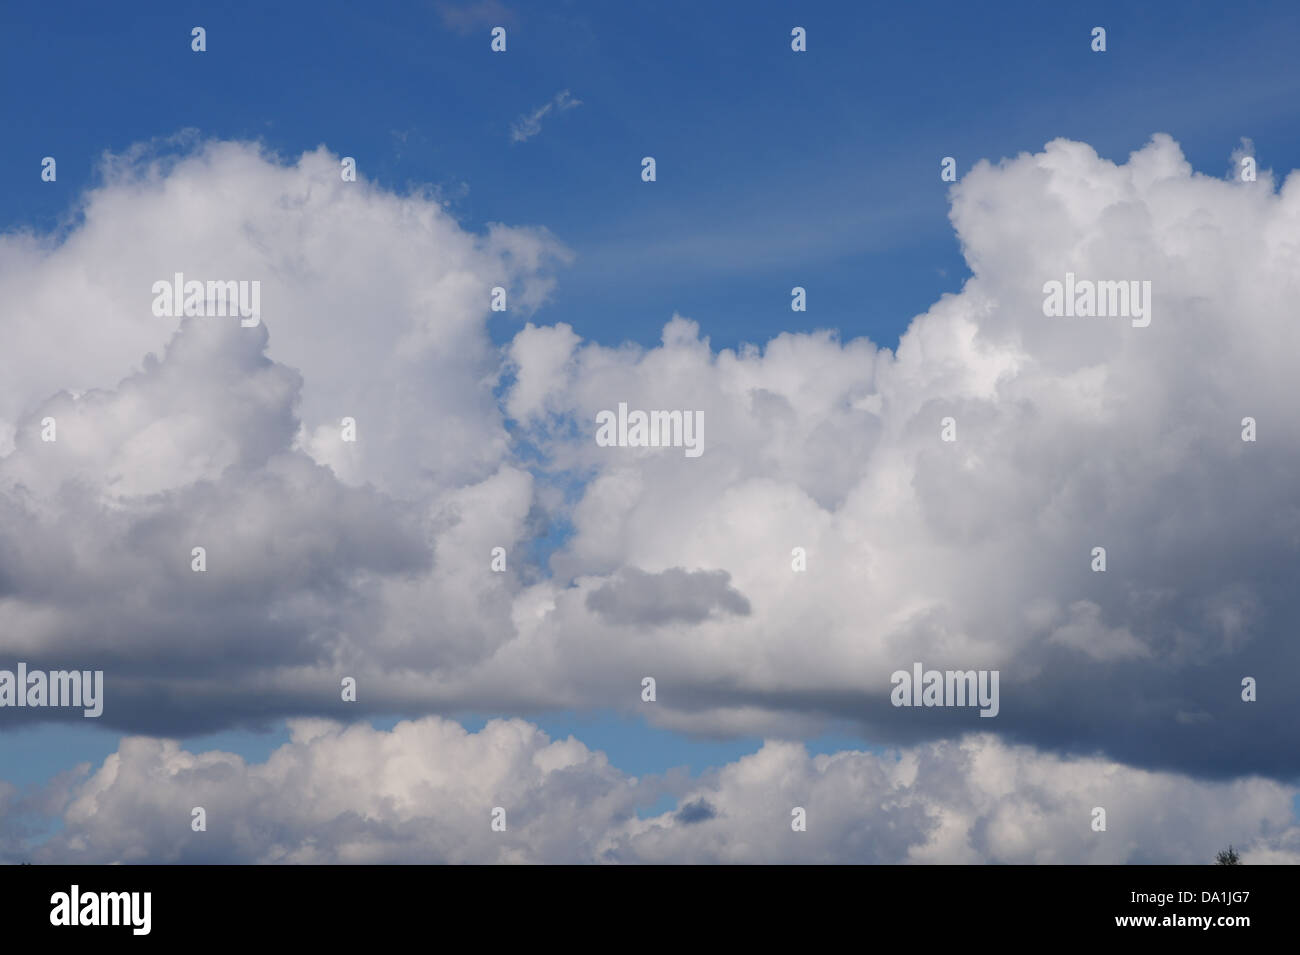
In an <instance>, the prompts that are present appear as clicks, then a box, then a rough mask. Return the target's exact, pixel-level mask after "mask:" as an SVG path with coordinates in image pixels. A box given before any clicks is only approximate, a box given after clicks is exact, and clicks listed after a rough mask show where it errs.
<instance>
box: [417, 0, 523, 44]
mask: <svg viewBox="0 0 1300 955" xmlns="http://www.w3.org/2000/svg"><path fill="white" fill-rule="evenodd" d="M436 7H437V10H438V15H439V16H440V17H442V25H443V26H444V27H446V28H447V29H448V30H452V31H454V32H456V33H460V34H462V35H464V34H468V33H472V32H474V31H475V30H477V29H480V28H482V27H484V26H501V25H504V24H508V23H511V22H512V21H513V20H514V13H513V12H512V11H511V10H510V8H509V7H507V6H506V5H505V4H504V3H502V2H501V0H471V2H469V3H450V2H447V0H442V2H439V3H438V4H436Z"/></svg>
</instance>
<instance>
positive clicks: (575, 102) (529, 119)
mask: <svg viewBox="0 0 1300 955" xmlns="http://www.w3.org/2000/svg"><path fill="white" fill-rule="evenodd" d="M581 105H582V100H580V99H574V98H573V96H572V95H571V94H570V93H569V91H568V90H561V91H560V92H558V93H556V94H555V98H554V99H552V100H551V101H550V102H549V103H543V104H542V105H541V106H539V107H537V109H535V110H533V111H532V112H531V113H527V114H525V115H523V116H520V117H519V118H518V119H516V120H515V121H514V122H513V123H511V124H510V140H511V142H516V143H522V142H523V141H524V140H526V139H531V138H532V137H534V136H536V135H537V134H538V133H540V132H541V131H542V120H543V119H544V118H545V117H546V116H548V115H549V114H550V113H551V112H552V111H554V112H556V113H563V112H564V111H565V110H570V109H573V108H574V107H575V106H581Z"/></svg>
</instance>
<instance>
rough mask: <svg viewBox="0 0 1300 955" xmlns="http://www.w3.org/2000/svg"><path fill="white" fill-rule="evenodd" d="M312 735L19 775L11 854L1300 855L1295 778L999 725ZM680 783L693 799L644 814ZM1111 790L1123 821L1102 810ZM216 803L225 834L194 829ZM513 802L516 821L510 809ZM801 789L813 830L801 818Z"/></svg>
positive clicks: (747, 859) (215, 823) (876, 859)
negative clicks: (654, 747) (738, 753)
mask: <svg viewBox="0 0 1300 955" xmlns="http://www.w3.org/2000/svg"><path fill="white" fill-rule="evenodd" d="M292 734H293V735H292V739H291V741H290V742H289V743H287V744H286V745H284V746H282V747H280V748H279V749H277V750H276V751H275V752H274V753H272V754H271V756H270V757H269V758H268V759H267V761H266V762H265V763H257V764H249V763H246V762H245V761H244V760H243V759H241V758H240V757H238V756H235V755H233V754H229V753H221V752H208V753H201V754H196V753H190V752H187V751H185V750H183V749H181V748H180V747H179V746H178V745H177V744H176V743H174V742H169V741H162V740H152V739H145V738H128V739H125V740H123V742H122V743H121V745H120V747H119V749H118V751H117V752H116V753H114V754H113V755H111V756H109V757H108V759H107V760H105V762H104V764H103V765H102V766H101V767H100V768H99V769H97V770H94V771H93V772H92V771H91V768H90V767H89V766H83V767H81V768H80V769H79V770H78V771H77V772H76V773H71V774H68V775H67V776H65V777H64V778H62V779H60V780H58V781H56V782H55V783H53V784H51V785H50V786H48V787H46V789H45V790H44V791H42V792H40V793H33V794H30V795H28V796H27V797H25V798H26V803H25V804H23V803H22V800H17V799H15V797H13V796H12V794H11V795H10V797H9V799H8V804H9V805H11V806H12V807H13V808H18V806H19V805H24V806H25V808H26V809H28V810H29V811H32V810H35V809H36V808H38V807H39V808H40V809H42V810H43V811H45V812H47V813H51V814H53V815H57V817H58V818H59V819H60V820H61V822H62V826H61V827H60V828H59V830H58V831H57V832H56V833H55V834H54V835H53V836H51V837H50V838H49V839H47V840H46V841H45V842H44V843H43V844H41V845H40V846H39V847H37V848H35V849H34V850H32V849H28V848H27V847H26V845H25V844H24V842H23V841H22V840H20V839H17V838H10V839H9V840H8V841H7V842H0V852H2V853H3V854H4V855H5V856H6V857H7V858H8V859H15V858H17V857H18V855H19V854H20V853H23V852H28V853H30V854H31V855H32V857H33V858H34V860H35V861H39V862H46V863H109V862H230V863H248V862H260V863H332V862H344V863H374V862H604V863H609V862H625V863H631V862H651V863H653V862H668V861H672V862H687V861H689V862H727V863H763V862H790V861H796V862H828V861H829V862H843V863H858V862H870V863H908V862H912V863H920V862H944V863H971V862H1010V863H1066V862H1074V863H1125V862H1129V863H1189V864H1195V863H1205V862H1207V861H1210V860H1211V859H1212V858H1213V855H1214V853H1215V851H1217V850H1218V849H1221V848H1223V846H1225V845H1227V844H1228V843H1229V842H1231V843H1233V844H1234V845H1237V846H1245V850H1244V859H1245V861H1246V862H1255V861H1265V860H1267V861H1290V862H1294V861H1297V858H1300V856H1297V854H1296V851H1295V850H1296V846H1297V845H1300V829H1297V827H1296V826H1295V825H1294V820H1293V818H1292V815H1291V811H1290V800H1291V799H1292V798H1293V797H1294V796H1295V795H1296V791H1295V790H1294V789H1289V788H1287V787H1283V786H1281V785H1279V784H1277V783H1274V782H1269V781H1266V780H1262V779H1244V780H1239V781H1236V782H1232V783H1193V782H1189V781H1188V780H1186V779H1184V778H1182V777H1178V776H1174V775H1171V774H1165V773H1152V772H1145V771H1142V770H1136V769H1129V768H1125V767H1122V766H1118V765H1115V764H1113V763H1108V762H1106V761H1104V760H1099V759H1095V758H1084V759H1070V760H1066V759H1060V758H1058V757H1053V756H1045V755H1041V754H1037V753H1035V752H1034V751H1032V750H1031V749H1029V748H1028V747H1013V746H1008V745H1006V744H1004V743H1002V742H1000V741H998V740H997V739H996V738H995V737H993V736H991V735H981V736H970V737H967V738H965V739H963V740H961V741H956V742H942V743H928V744H924V745H921V746H917V747H910V748H906V749H903V750H901V751H898V752H891V753H882V754H873V753H867V752H856V751H846V752H839V753H835V754H833V755H820V756H810V755H809V754H808V753H807V752H806V751H805V749H804V748H803V747H802V746H801V745H799V744H795V743H768V744H766V745H765V746H764V747H763V748H762V749H761V750H759V751H758V752H757V753H755V754H753V755H751V756H747V757H744V758H742V759H740V760H738V761H736V762H735V763H731V764H728V765H726V766H724V767H722V768H721V769H718V770H715V771H710V772H708V773H706V774H705V776H704V777H702V778H700V779H698V780H694V781H691V780H688V779H685V778H684V777H680V776H679V777H674V778H642V779H635V778H631V777H627V776H625V775H624V774H623V773H621V772H620V771H618V770H617V769H615V768H614V767H612V766H610V764H609V762H608V761H607V760H606V758H605V756H604V754H603V753H600V752H593V751H592V750H590V749H588V748H587V747H586V746H584V745H583V744H582V743H581V742H579V741H578V740H575V739H573V738H572V737H570V738H569V739H566V740H555V741H553V740H550V739H549V738H547V736H546V735H545V734H544V733H542V732H540V731H539V730H538V729H537V728H536V727H534V726H532V725H531V724H528V723H525V722H523V721H520V720H509V721H505V720H496V721H492V722H490V723H488V724H487V725H486V726H485V727H484V728H483V729H482V730H481V731H480V732H478V733H467V732H466V731H465V730H464V729H463V728H461V727H460V726H459V725H458V724H456V723H454V722H450V721H447V720H442V719H439V718H437V717H426V718H424V719H421V720H418V721H414V722H405V723H399V724H398V725H397V726H396V727H394V728H393V730H392V731H389V732H384V731H379V730H375V729H372V728H371V727H369V726H366V725H355V726H352V727H350V728H345V727H343V726H340V725H338V724H334V723H330V722H327V721H321V720H304V721H299V722H295V723H294V724H293V726H292ZM666 794H671V795H673V796H675V797H676V798H675V801H676V804H677V805H676V808H674V809H670V810H668V811H666V812H663V813H661V814H658V815H653V816H649V817H648V818H642V817H641V816H640V815H639V814H638V809H640V810H642V811H644V810H645V808H646V807H648V806H649V805H650V804H651V803H653V802H654V801H655V800H656V799H657V798H659V797H661V796H663V795H666ZM3 797H4V793H3V792H0V798H3ZM4 806H5V803H0V808H3V807H4ZM1096 806H1101V807H1104V808H1105V809H1106V811H1107V818H1106V823H1107V827H1106V831H1105V832H1095V831H1093V829H1092V825H1091V823H1092V819H1093V813H1092V810H1093V808H1094V807H1096ZM195 807H202V808H203V809H204V811H205V814H206V824H207V830H206V831H204V832H194V831H192V829H191V819H192V810H193V809H194V808H195ZM497 807H500V808H502V809H504V810H505V819H506V830H505V831H504V832H496V831H493V830H492V828H491V826H490V820H491V818H492V814H493V810H494V809H495V808H497ZM795 807H802V808H803V809H804V810H805V811H806V814H807V830H806V831H804V832H795V831H793V830H792V828H791V820H792V815H791V812H792V810H793V809H794V808H795ZM1189 833H1194V835H1193V836H1190V837H1189V835H1188V834H1189Z"/></svg>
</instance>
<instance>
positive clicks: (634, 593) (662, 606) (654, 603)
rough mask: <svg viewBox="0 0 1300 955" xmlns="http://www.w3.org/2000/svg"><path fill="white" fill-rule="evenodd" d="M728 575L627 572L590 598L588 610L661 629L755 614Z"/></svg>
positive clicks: (679, 570) (678, 569) (675, 569)
mask: <svg viewBox="0 0 1300 955" xmlns="http://www.w3.org/2000/svg"><path fill="white" fill-rule="evenodd" d="M730 581H731V575H730V574H729V573H727V572H726V571H725V570H693V571H691V570H685V569H683V568H681V567H670V568H669V569H668V570H665V571H661V572H660V573H657V574H648V573H646V572H645V571H643V570H641V569H639V568H637V567H627V568H625V569H624V570H623V571H622V572H621V573H620V574H619V576H618V578H617V579H615V580H612V581H610V582H609V583H607V584H604V585H603V586H601V587H600V588H599V589H598V590H593V591H592V592H591V593H589V594H588V595H587V606H588V608H590V609H591V610H594V611H595V612H596V613H598V614H600V615H601V616H602V617H603V618H604V619H605V620H607V621H609V622H610V623H619V624H630V625H645V626H657V625H659V624H665V623H673V622H682V623H699V622H700V621H702V620H705V619H707V618H708V617H709V616H710V615H711V614H714V613H722V614H738V615H740V616H744V615H746V614H748V613H749V601H748V600H746V599H745V595H744V594H742V593H741V592H740V591H738V590H736V589H735V588H734V587H732V586H731V584H730Z"/></svg>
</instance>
